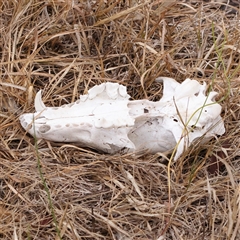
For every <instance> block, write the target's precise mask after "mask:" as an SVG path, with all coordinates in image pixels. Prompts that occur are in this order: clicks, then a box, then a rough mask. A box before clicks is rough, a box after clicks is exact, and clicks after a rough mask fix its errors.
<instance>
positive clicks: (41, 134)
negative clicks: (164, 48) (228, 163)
mask: <svg viewBox="0 0 240 240" xmlns="http://www.w3.org/2000/svg"><path fill="white" fill-rule="evenodd" d="M156 80H157V81H161V82H163V85H164V90H163V97H162V98H161V100H160V101H158V102H152V101H149V100H146V99H145V100H135V101H130V100H129V98H130V96H129V95H128V94H127V91H126V87H125V86H123V85H120V84H118V83H110V82H107V83H102V84H101V85H97V86H94V87H93V88H92V89H90V90H89V91H88V94H86V95H82V96H81V97H80V99H79V100H77V101H76V102H74V103H71V104H66V105H63V106H61V107H46V106H45V105H44V103H43V102H42V98H41V91H39V92H38V93H37V95H36V97H35V110H36V112H35V113H26V114H23V115H21V116H20V122H21V125H22V127H23V128H24V129H25V130H27V131H28V132H29V133H30V134H31V135H32V136H36V138H43V139H46V140H50V141H55V142H78V143H80V144H81V146H83V147H91V148H94V149H98V150H101V151H103V152H107V153H111V154H114V153H117V152H121V151H123V152H139V151H142V150H148V151H149V152H151V153H156V152H164V151H169V150H173V149H174V148H175V147H176V153H175V156H174V159H175V160H176V159H178V158H179V156H180V155H181V154H182V153H183V152H184V150H185V149H186V148H188V147H189V146H190V145H191V144H192V143H193V142H194V141H195V140H197V139H199V138H202V139H203V140H204V141H207V140H209V139H210V138H212V137H213V136H215V135H216V134H217V135H222V134H223V133H224V132H225V128H224V123H223V120H222V118H221V116H220V113H221V106H220V105H219V104H218V103H216V102H215V100H214V97H215V96H216V95H217V93H216V92H210V93H208V94H206V84H205V83H204V84H203V85H201V84H200V83H198V82H197V81H196V80H191V79H186V80H185V81H184V82H182V83H178V82H177V81H175V80H174V79H172V78H166V77H160V78H157V79H156Z"/></svg>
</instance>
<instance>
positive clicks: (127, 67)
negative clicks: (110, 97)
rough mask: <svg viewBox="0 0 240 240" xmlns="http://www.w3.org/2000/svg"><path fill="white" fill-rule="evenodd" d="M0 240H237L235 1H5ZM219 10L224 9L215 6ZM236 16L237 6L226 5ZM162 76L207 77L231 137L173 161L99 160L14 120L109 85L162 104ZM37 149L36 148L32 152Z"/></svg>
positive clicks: (239, 38) (238, 35) (239, 52)
mask: <svg viewBox="0 0 240 240" xmlns="http://www.w3.org/2000/svg"><path fill="white" fill-rule="evenodd" d="M0 4H1V16H0V18H1V20H0V23H1V26H0V29H1V33H0V57H1V63H0V66H1V67H0V71H1V72H0V73H1V80H0V90H1V91H0V107H1V112H0V123H1V125H0V127H1V128H0V133H1V136H0V137H1V141H0V219H1V220H0V238H1V239H6V240H8V239H14V240H20V239H38V240H40V239H44V240H46V239H71V240H72V239H116V240H120V239H121V240H127V239H141V240H143V239H156V240H157V239H159V240H160V239H177V240H178V239H202V240H203V239H231V240H233V239H240V232H239V225H240V186H239V179H240V158H239V147H240V143H239V138H240V135H239V126H240V124H239V119H240V111H239V108H240V103H239V102H240V100H239V87H240V78H239V72H240V68H239V57H240V46H239V43H240V31H239V27H240V21H239V20H240V18H239V15H238V14H237V11H238V10H237V8H235V9H233V8H231V7H228V8H227V9H226V8H225V9H224V7H223V5H222V7H221V5H220V4H216V3H212V2H209V1H208V2H203V1H182V2H180V1H178V3H174V1H160V0H159V1H158V0H156V1H154V0H149V1H146V0H140V1H136V0H126V1H114V0H108V1H104V0H99V1H90V0H89V1H80V0H79V1H73V0H68V1H61V0H45V1H41V0H39V1H37V0H19V1H13V0H3V1H2V2H1V3H0ZM220 7H221V8H220ZM231 9H232V10H234V11H232V12H231V11H230V10H231ZM158 76H170V77H173V78H175V79H178V80H179V81H182V80H184V79H185V78H186V77H190V78H195V79H198V80H199V81H200V82H201V81H203V80H204V81H207V82H208V83H209V84H212V85H213V88H214V89H216V90H217V91H218V92H219V93H220V95H219V99H222V98H223V97H224V99H223V100H222V102H221V105H222V106H223V113H222V116H223V117H224V120H225V125H226V134H225V135H224V136H222V137H220V138H217V139H214V140H213V141H211V142H210V143H208V144H206V145H205V146H201V147H199V146H194V147H193V148H191V149H189V151H188V152H187V153H186V154H185V156H183V157H182V158H181V159H179V160H178V161H177V162H176V163H173V164H171V165H168V164H167V161H166V159H164V157H162V156H161V155H143V156H139V157H134V156H133V155H115V156H110V155H104V154H100V153H98V152H95V151H92V150H89V149H81V148H79V147H78V146H77V145H71V144H56V143H52V142H46V141H44V140H38V142H37V148H36V146H35V143H34V139H33V138H32V137H31V136H29V135H28V134H26V133H25V132H24V130H23V129H22V128H21V126H20V124H19V120H18V117H19V115H20V114H22V113H25V112H33V111H34V106H33V99H34V96H35V93H36V92H37V91H38V90H39V89H43V90H44V91H43V95H44V102H45V104H46V105H47V106H59V105H62V104H64V103H69V102H72V101H75V100H76V99H78V97H79V95H80V94H82V93H85V92H86V91H87V90H88V89H89V88H90V87H91V86H93V85H95V84H99V83H101V82H105V81H112V82H119V83H121V84H124V85H126V86H127V87H128V92H129V93H130V95H132V96H133V98H134V99H142V98H145V97H147V98H149V99H151V100H157V99H159V98H160V96H161V90H162V86H161V85H159V84H158V83H155V82H154V80H155V78H156V77H158ZM37 149H38V151H37Z"/></svg>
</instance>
